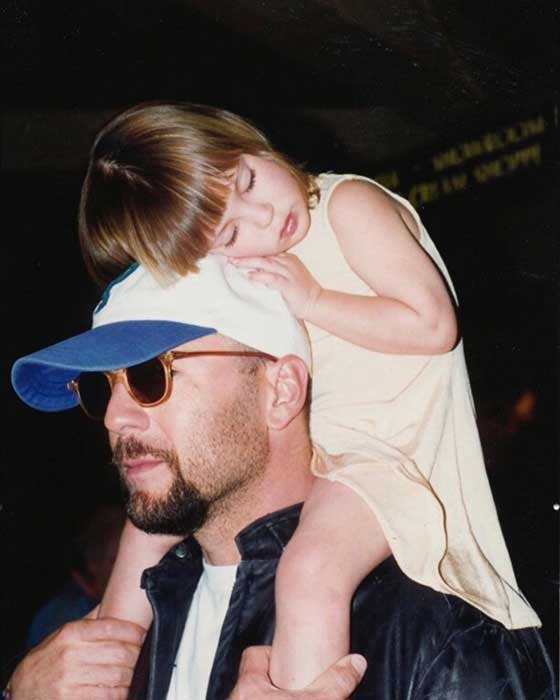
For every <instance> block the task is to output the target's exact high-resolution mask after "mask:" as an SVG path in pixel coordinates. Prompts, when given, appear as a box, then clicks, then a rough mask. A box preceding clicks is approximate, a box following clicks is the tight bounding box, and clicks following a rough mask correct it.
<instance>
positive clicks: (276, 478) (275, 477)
mask: <svg viewBox="0 0 560 700" xmlns="http://www.w3.org/2000/svg"><path fill="white" fill-rule="evenodd" d="M300 444H301V447H300V448H299V449H297V448H296V449H294V448H293V447H292V448H291V449H290V454H289V455H287V454H286V452H285V451H284V452H283V453H282V452H280V451H278V454H277V455H274V454H271V458H270V460H269V464H268V465H267V469H266V470H265V472H264V474H263V475H262V476H259V477H257V478H256V479H255V480H254V481H253V482H251V484H250V485H249V486H248V487H247V488H246V489H241V490H239V491H237V492H236V493H235V494H232V495H231V496H229V497H227V498H226V499H224V500H223V501H222V502H221V503H219V504H216V505H215V506H214V509H213V511H212V513H211V515H210V517H209V519H208V521H207V522H206V523H205V525H204V526H203V527H202V528H200V530H198V532H196V534H195V537H196V539H197V541H198V543H199V544H200V546H201V548H202V554H203V556H204V559H205V560H206V561H207V562H208V563H209V564H213V565H215V566H225V565H227V564H236V563H238V562H239V560H240V555H239V551H238V549H237V545H236V543H235V537H236V535H237V534H238V533H239V532H240V531H241V530H243V529H244V528H245V527H247V525H250V524H251V523H252V522H254V521H255V520H257V519H258V518H261V517H263V516H265V515H268V514H269V513H273V512H274V511H277V510H280V509H282V508H286V507H287V506H290V505H293V504H294V503H299V502H301V501H304V500H305V499H306V498H307V495H308V494H309V490H310V489H311V484H312V483H313V478H314V477H313V475H312V474H311V471H310V469H309V465H310V462H311V445H310V443H309V441H304V442H302V443H300Z"/></svg>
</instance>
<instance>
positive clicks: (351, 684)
mask: <svg viewBox="0 0 560 700" xmlns="http://www.w3.org/2000/svg"><path fill="white" fill-rule="evenodd" d="M366 668H367V662H366V660H365V659H364V657H363V656H360V655H359V654H349V655H347V656H344V657H343V658H342V659H340V660H339V661H337V662H336V664H334V665H333V666H331V667H330V668H328V669H327V670H326V671H325V672H324V673H322V674H321V675H320V676H319V677H318V678H317V679H316V680H314V681H313V683H311V685H309V686H308V687H307V688H306V689H305V690H306V693H307V694H308V696H309V698H310V699H311V698H315V697H317V698H321V700H347V698H349V697H350V695H351V694H352V693H353V692H354V690H355V688H356V686H357V685H358V683H359V682H360V681H361V680H362V678H363V676H364V673H365V671H366ZM306 697H307V696H306Z"/></svg>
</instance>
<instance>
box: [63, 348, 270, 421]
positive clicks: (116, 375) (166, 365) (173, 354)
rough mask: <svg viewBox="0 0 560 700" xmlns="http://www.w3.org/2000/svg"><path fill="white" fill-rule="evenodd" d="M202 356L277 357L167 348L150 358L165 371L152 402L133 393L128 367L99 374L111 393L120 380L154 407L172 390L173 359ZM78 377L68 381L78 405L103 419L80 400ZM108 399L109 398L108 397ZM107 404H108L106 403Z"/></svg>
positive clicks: (132, 395)
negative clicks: (161, 389)
mask: <svg viewBox="0 0 560 700" xmlns="http://www.w3.org/2000/svg"><path fill="white" fill-rule="evenodd" d="M203 356H210V357H261V358H262V359H264V360H271V361H272V362H276V360H277V359H278V358H277V357H275V356H274V355H270V354H269V353H267V352H258V351H256V350H255V351H249V350H247V351H245V352H244V351H242V350H193V351H192V352H183V351H181V350H168V351H167V352H164V353H163V354H161V355H157V356H156V357H153V358H151V359H152V360H158V361H159V362H160V363H161V364H162V365H163V370H164V373H165V391H164V394H163V396H162V397H161V399H158V400H157V401H152V402H144V401H139V400H138V398H137V397H136V396H135V395H134V392H133V391H132V389H131V388H130V384H129V382H128V370H129V369H130V367H123V368H122V369H114V370H108V371H106V372H104V371H100V372H99V374H104V375H105V376H106V377H107V381H108V382H109V388H110V390H111V393H112V392H113V388H114V386H115V384H116V383H117V382H118V381H121V380H122V383H123V384H124V386H125V388H126V390H127V392H128V395H129V396H130V397H131V399H132V400H133V401H134V402H135V403H137V404H138V405H139V406H141V407H142V408H155V407H156V406H159V405H160V404H162V403H164V402H165V401H167V399H168V398H169V397H170V395H171V391H172V390H173V375H172V374H171V369H172V366H173V362H174V361H175V360H183V359H186V358H189V357H203ZM145 362H149V360H145ZM138 364H144V363H143V362H139V363H138ZM135 366H136V365H132V367H135ZM79 379H80V376H79V375H78V376H77V377H76V379H71V380H70V381H69V382H68V385H67V386H68V388H69V389H71V390H72V391H73V392H74V393H75V394H76V396H77V397H78V401H79V403H80V406H81V408H82V410H83V412H84V413H85V414H86V416H87V417H88V418H91V420H103V418H104V415H105V414H104V415H103V416H93V415H92V414H91V413H89V411H88V410H87V409H86V407H85V405H84V403H83V401H82V396H81V394H80V385H79ZM109 401H110V399H109ZM107 405H109V404H108V403H107Z"/></svg>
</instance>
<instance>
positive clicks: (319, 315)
mask: <svg viewBox="0 0 560 700" xmlns="http://www.w3.org/2000/svg"><path fill="white" fill-rule="evenodd" d="M328 213H329V219H330V222H331V225H332V228H333V230H334V232H335V234H336V236H337V239H338V242H339V245H340V247H341V250H342V252H343V254H344V256H345V258H346V260H347V262H348V264H349V265H350V267H351V268H352V270H353V271H354V272H355V273H356V274H357V275H358V276H359V277H360V278H361V279H362V280H363V281H364V282H365V283H366V284H367V285H368V286H369V287H370V288H371V289H372V290H373V291H374V292H375V293H376V294H377V295H378V296H376V297H367V296H359V295H356V294H346V293H342V292H336V291H333V290H330V289H323V288H321V287H320V286H319V284H318V283H317V281H316V280H315V279H314V278H313V277H312V276H311V274H310V273H309V272H308V270H307V268H306V267H305V266H304V265H303V264H302V263H301V262H300V261H299V260H298V258H296V257H295V256H293V255H289V254H286V253H284V254H282V255H278V256H275V257H272V258H250V259H247V258H245V259H239V260H238V261H237V262H238V264H242V265H244V266H256V267H258V268H259V271H257V272H253V273H250V274H251V277H252V278H253V279H255V280H256V281H259V282H262V283H263V284H266V285H267V286H271V287H274V288H277V289H279V290H280V292H281V293H282V295H283V296H284V298H285V299H286V301H287V303H288V304H289V306H290V307H291V309H292V311H293V312H294V313H295V314H296V315H297V316H298V317H299V318H303V319H304V320H306V321H309V322H310V323H313V324H314V325H317V326H320V327H321V328H324V329H326V330H328V331H329V332H331V333H333V334H334V335H337V336H339V337H341V338H344V339H345V340H348V341H349V342H351V343H354V344H356V345H361V346H363V347H366V348H369V349H370V350H375V351H377V352H387V353H402V354H428V355H429V354H437V353H443V352H447V351H448V350H451V349H452V348H453V346H454V345H455V343H456V341H457V322H456V317H455V309H454V304H453V301H452V299H451V297H450V295H449V291H448V289H447V286H446V284H445V282H444V280H443V278H442V276H441V274H440V272H439V270H438V268H437V267H436V265H435V264H434V262H433V261H432V260H431V258H430V256H429V255H428V254H427V253H426V252H425V251H424V249H423V248H422V246H421V245H420V243H419V242H418V236H419V231H418V230H417V226H416V224H415V222H414V219H413V218H412V216H411V215H410V213H409V212H408V211H407V210H406V209H405V208H404V207H401V206H400V205H399V204H398V203H397V202H395V201H394V200H393V199H392V198H391V197H389V196H388V195H387V194H386V193H385V192H383V191H382V190H381V189H380V188H378V187H376V186H375V185H373V184H370V183H367V182H364V181H361V180H350V181H346V182H343V183H341V184H340V185H339V186H338V187H337V188H336V190H335V191H334V192H333V194H332V196H331V199H330V201H329V207H328Z"/></svg>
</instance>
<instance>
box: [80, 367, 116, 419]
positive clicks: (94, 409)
mask: <svg viewBox="0 0 560 700" xmlns="http://www.w3.org/2000/svg"><path fill="white" fill-rule="evenodd" d="M78 388H79V391H80V400H81V403H82V406H83V408H84V411H85V412H86V413H87V414H88V415H89V416H91V417H92V418H103V417H104V416H105V411H106V410H107V406H108V404H109V400H110V398H111V386H110V384H109V380H108V379H107V377H106V376H105V375H104V374H103V372H82V373H81V374H80V376H79V377H78Z"/></svg>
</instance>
